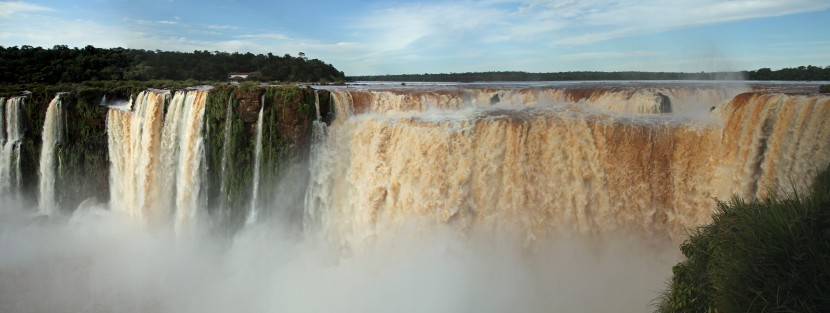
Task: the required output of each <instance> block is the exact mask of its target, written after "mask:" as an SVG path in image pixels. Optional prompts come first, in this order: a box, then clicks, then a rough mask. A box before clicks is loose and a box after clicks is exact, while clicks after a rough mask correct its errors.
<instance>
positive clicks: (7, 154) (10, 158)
mask: <svg viewBox="0 0 830 313" xmlns="http://www.w3.org/2000/svg"><path fill="white" fill-rule="evenodd" d="M24 99H25V97H13V98H9V99H5V101H4V105H3V109H4V110H3V112H2V113H4V123H3V124H4V126H5V129H3V133H4V135H3V138H2V139H3V146H2V150H0V197H2V198H6V199H8V198H16V197H18V196H19V192H20V181H21V177H20V176H21V171H20V144H21V142H22V140H23V123H22V121H21V119H22V116H21V114H22V110H23V105H24V103H25V100H24Z"/></svg>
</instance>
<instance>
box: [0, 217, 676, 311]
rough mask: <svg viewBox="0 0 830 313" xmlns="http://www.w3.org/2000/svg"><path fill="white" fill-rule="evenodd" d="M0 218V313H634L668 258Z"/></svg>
mask: <svg viewBox="0 0 830 313" xmlns="http://www.w3.org/2000/svg"><path fill="white" fill-rule="evenodd" d="M3 207H5V208H11V209H5V210H3V212H2V213H0V223H2V224H0V226H1V227H0V251H3V253H2V257H0V311H2V312H112V311H118V312H231V311H236V312H284V311H289V312H292V311H293V312H296V311H302V312H505V311H524V312H612V311H613V312H643V311H649V310H650V307H649V303H650V301H651V300H652V299H654V298H655V297H656V296H657V295H658V292H659V290H661V289H663V287H664V283H665V282H666V280H667V279H668V277H669V275H670V273H671V271H670V269H671V265H672V264H674V263H675V262H676V261H677V259H678V258H677V252H676V248H674V247H672V246H671V244H670V243H668V242H661V241H655V240H644V239H643V238H636V237H635V236H608V237H605V238H604V239H599V238H587V237H585V236H581V235H567V234H560V235H557V236H556V237H551V238H544V240H539V241H538V242H537V243H536V244H533V245H527V244H523V243H522V242H521V241H520V240H518V239H519V237H520V236H515V234H503V233H502V234H498V235H496V234H483V233H475V234H462V233H461V232H460V231H457V230H453V229H451V228H450V227H447V226H437V225H434V224H433V225H432V226H431V227H432V228H431V229H429V230H428V231H424V229H423V228H422V225H417V224H418V223H417V222H412V223H408V224H407V225H398V226H397V228H398V230H399V231H398V232H396V234H395V235H392V236H393V237H384V238H377V240H375V241H373V242H372V243H371V244H368V245H366V246H365V248H364V249H361V250H360V251H349V252H346V251H341V250H339V248H336V245H333V244H330V243H327V242H326V240H324V239H322V238H320V237H319V236H315V235H313V234H305V235H303V234H298V233H297V232H296V231H292V229H296V227H293V228H292V227H288V225H282V224H283V222H280V221H278V220H270V221H266V222H262V223H259V224H255V225H254V226H252V227H248V228H246V229H243V230H242V231H240V232H239V233H237V234H236V235H235V236H232V237H223V236H222V235H211V234H210V233H209V232H207V231H202V232H198V234H194V235H191V236H189V237H186V238H182V237H180V236H179V237H177V236H175V235H174V233H173V232H172V231H170V229H164V228H159V229H147V228H145V227H140V226H139V225H138V224H137V223H135V222H134V221H133V220H132V219H130V218H129V217H128V216H127V215H126V214H124V213H121V212H118V211H111V210H108V209H107V208H106V206H105V205H102V204H96V203H92V201H88V202H86V203H84V204H82V205H81V207H79V208H78V209H77V210H76V211H75V212H74V213H73V214H71V215H70V216H64V217H58V218H52V217H50V218H47V217H45V216H36V215H34V214H33V213H30V212H33V210H31V209H29V208H21V207H20V206H17V205H14V203H11V202H9V201H7V202H6V203H3Z"/></svg>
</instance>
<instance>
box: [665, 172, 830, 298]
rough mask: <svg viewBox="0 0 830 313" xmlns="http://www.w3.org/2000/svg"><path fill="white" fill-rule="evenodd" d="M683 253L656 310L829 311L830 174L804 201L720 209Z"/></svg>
mask: <svg viewBox="0 0 830 313" xmlns="http://www.w3.org/2000/svg"><path fill="white" fill-rule="evenodd" d="M680 249H681V252H682V253H683V255H684V256H685V257H686V260H685V261H683V262H681V263H679V264H677V265H676V266H675V267H674V268H673V269H672V272H673V274H674V275H673V277H672V279H671V281H670V284H669V288H668V290H666V291H665V292H664V293H663V294H662V295H661V296H660V297H659V298H658V299H657V300H656V301H657V304H656V306H657V312H828V311H830V171H828V169H825V170H824V171H823V172H822V173H820V174H819V175H818V177H817V178H816V180H815V182H814V184H813V188H812V192H811V193H810V194H809V195H801V194H784V195H781V194H778V195H774V196H771V197H769V198H767V199H765V200H751V201H747V200H744V199H740V198H737V197H735V198H733V199H732V200H730V201H729V202H721V203H719V204H718V209H717V211H716V212H715V214H714V216H713V221H712V223H711V224H709V225H706V226H703V227H700V228H699V229H697V230H696V231H695V232H694V233H693V234H692V236H691V237H690V238H689V239H688V240H687V241H686V242H685V243H683V244H682V245H681V248H680Z"/></svg>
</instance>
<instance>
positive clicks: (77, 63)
mask: <svg viewBox="0 0 830 313" xmlns="http://www.w3.org/2000/svg"><path fill="white" fill-rule="evenodd" d="M232 72H242V73H249V76H248V79H249V80H258V81H282V82H334V81H342V80H344V79H345V75H344V74H343V72H341V71H338V70H337V69H336V68H335V67H334V66H332V65H331V64H327V63H325V62H323V61H321V60H318V59H311V60H309V59H308V58H307V57H306V56H305V54H303V53H302V52H300V53H299V55H298V56H291V55H289V54H285V55H283V56H275V55H273V54H271V53H268V54H265V55H263V54H253V53H250V52H249V53H244V54H243V53H236V52H235V53H227V52H219V51H213V52H210V51H193V52H175V51H160V50H141V49H125V48H96V47H93V46H91V45H88V46H86V47H84V48H77V47H76V48H69V47H67V46H65V45H57V46H54V47H52V48H48V49H44V48H41V47H32V46H25V45H24V46H21V47H17V46H13V47H3V46H0V83H45V84H56V83H79V82H84V81H123V80H134V81H149V80H201V81H225V80H228V74H229V73H232Z"/></svg>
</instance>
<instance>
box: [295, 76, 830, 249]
mask: <svg viewBox="0 0 830 313" xmlns="http://www.w3.org/2000/svg"><path fill="white" fill-rule="evenodd" d="M465 92H467V91H462V92H457V93H453V92H451V91H448V92H443V93H438V92H436V93H430V94H423V93H422V92H421V91H407V90H393V91H386V90H384V91H373V90H357V91H354V90H352V91H346V90H335V91H333V98H334V99H335V106H336V107H335V109H336V112H338V114H337V119H336V120H335V121H334V122H333V123H332V125H331V126H329V127H328V128H325V127H323V125H318V124H315V126H314V128H313V132H314V133H313V134H312V145H313V146H312V148H311V159H310V162H311V165H310V173H311V177H310V183H309V187H308V191H307V194H306V216H305V218H304V222H305V227H306V228H309V229H313V228H320V229H321V231H322V232H323V233H325V234H327V235H328V237H329V238H332V239H334V240H336V241H338V242H339V243H341V244H343V245H346V246H349V245H360V244H361V243H362V242H364V241H366V240H368V239H370V238H377V237H378V236H382V235H383V234H384V232H386V231H394V229H395V225H397V223H403V222H406V221H412V220H427V221H433V222H437V223H446V224H450V223H451V224H453V225H455V226H456V227H458V228H461V229H470V228H474V227H485V228H495V229H504V230H512V231H516V230H518V231H520V232H522V233H523V234H525V239H526V240H527V241H529V242H532V241H534V240H536V239H537V238H540V237H542V236H546V235H548V234H551V233H556V232H559V231H575V232H579V233H585V234H603V233H607V232H611V231H616V230H626V231H633V232H637V233H644V234H651V235H660V236H668V237H670V238H672V239H673V240H676V241H679V240H683V238H686V237H685V236H686V231H687V229H689V228H691V227H695V226H697V225H701V224H703V223H705V222H706V221H708V219H709V218H710V214H711V212H712V209H713V208H715V207H716V203H715V200H714V199H722V200H723V199H728V198H729V197H730V196H731V195H732V194H739V195H742V196H745V197H749V198H762V197H764V196H765V194H766V191H767V190H769V188H773V187H775V186H787V185H788V179H791V178H793V177H809V174H810V173H811V171H815V170H816V169H821V168H823V166H826V165H827V164H828V163H830V138H828V136H830V120H828V119H826V118H823V117H826V116H828V114H830V97H822V96H800V95H781V94H752V93H747V94H741V95H738V96H736V97H733V98H732V99H731V100H730V101H727V102H725V103H720V102H719V101H723V100H728V99H729V98H728V97H729V92H725V93H722V92H718V91H717V90H712V96H711V98H713V99H714V100H711V101H712V102H706V101H700V102H697V101H692V100H689V99H690V98H688V97H684V96H683V95H684V92H683V91H682V90H680V89H677V90H665V89H663V90H660V91H659V92H660V93H662V94H663V95H667V96H668V97H669V98H671V101H672V102H673V103H672V106H673V107H672V108H671V110H665V109H661V110H660V111H654V110H651V109H643V108H644V106H643V105H644V103H645V104H649V105H653V106H654V107H657V108H661V107H664V106H665V99H661V98H662V97H655V96H654V95H653V94H652V93H651V91H648V92H640V94H642V95H644V96H637V94H638V93H637V92H633V93H631V95H633V96H632V97H631V98H625V97H623V96H620V93H625V92H627V91H625V90H623V91H620V90H617V89H607V90H604V89H598V90H591V91H585V93H586V94H587V95H589V96H587V97H588V98H582V97H577V96H576V95H577V94H576V93H571V95H570V96H562V97H559V98H558V100H539V99H540V98H539V97H537V96H538V95H541V94H548V95H551V94H553V95H555V94H556V93H557V92H558V93H563V92H562V91H561V90H560V91H557V90H529V91H528V92H527V94H525V95H526V96H527V97H519V96H518V92H516V94H515V95H510V92H515V91H510V90H508V91H496V92H493V91H486V92H487V93H488V94H486V95H484V96H480V98H481V99H486V100H487V101H488V102H487V104H480V103H479V104H475V103H474V102H475V99H476V97H479V96H475V97H473V96H469V94H467V95H466V96H465V95H464V93H465ZM476 92H482V93H484V92H485V91H475V92H473V93H476ZM419 93H420V94H419ZM495 93H501V94H502V96H501V97H500V99H501V100H500V102H499V103H495V104H490V103H489V99H490V97H487V96H490V95H493V94H495ZM564 94H566V95H567V92H564ZM465 97H466V98H465ZM703 97H704V98H705V97H708V96H703ZM519 98H521V99H524V100H522V101H525V100H526V101H527V102H526V103H525V102H520V103H511V102H509V101H514V100H510V99H519ZM554 98H556V97H554V96H550V97H548V98H547V99H554ZM615 98H619V99H628V100H626V101H628V102H624V101H623V102H622V103H618V104H617V105H614V106H611V105H610V103H611V102H610V100H608V99H615ZM448 99H458V100H457V101H459V102H456V100H452V101H450V100H448ZM586 99H588V100H586ZM590 99H593V100H601V101H609V102H603V103H595V102H590V101H592V100H590ZM603 99H605V100H603ZM515 101H518V100H515ZM620 101H622V100H620ZM713 102H714V103H713ZM442 103H443V104H442ZM435 106H440V107H441V108H440V110H441V111H438V112H439V113H436V111H435ZM712 106H716V107H717V109H716V110H715V111H712V112H710V109H711V107H712ZM430 107H432V108H431V109H430ZM341 112H343V113H341ZM348 113H351V114H348ZM655 113H661V114H655ZM692 113H693V114H698V115H700V117H703V118H706V119H707V121H703V122H700V121H698V120H694V119H692V120H689V119H687V118H685V117H684V116H688V115H692ZM684 114H685V115H684ZM805 183H809V182H808V181H805V182H799V186H796V187H797V188H802V189H800V190H803V188H804V186H805Z"/></svg>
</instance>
